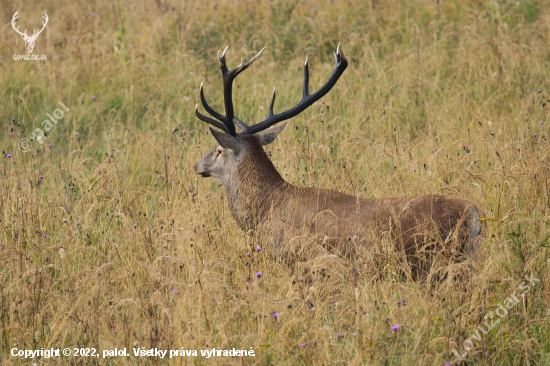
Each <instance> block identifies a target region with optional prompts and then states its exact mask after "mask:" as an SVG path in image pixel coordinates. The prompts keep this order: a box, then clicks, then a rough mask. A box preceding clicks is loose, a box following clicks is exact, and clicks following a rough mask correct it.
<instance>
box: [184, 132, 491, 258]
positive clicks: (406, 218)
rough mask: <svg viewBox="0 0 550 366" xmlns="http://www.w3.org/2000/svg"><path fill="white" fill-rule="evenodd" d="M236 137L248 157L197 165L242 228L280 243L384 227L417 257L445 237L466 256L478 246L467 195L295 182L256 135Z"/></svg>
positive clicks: (362, 234) (358, 234) (365, 233)
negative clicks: (358, 192) (371, 192)
mask: <svg viewBox="0 0 550 366" xmlns="http://www.w3.org/2000/svg"><path fill="white" fill-rule="evenodd" d="M239 138H240V139H241V140H242V141H244V142H245V144H244V145H245V146H244V147H243V148H242V149H241V151H240V152H239V155H241V154H244V157H243V156H241V157H240V159H236V160H237V164H236V166H231V167H230V168H229V169H219V170H216V169H212V167H213V165H214V161H213V160H214V156H215V154H211V155H208V156H206V157H205V158H204V159H203V160H201V161H200V162H198V163H197V164H196V165H195V171H196V172H197V174H199V175H203V176H213V177H215V178H216V179H218V181H219V182H220V183H221V184H222V185H223V186H224V188H225V191H226V196H227V202H228V206H229V209H230V211H231V214H232V215H233V217H234V219H235V220H236V221H237V223H238V225H239V226H240V227H241V229H243V230H244V231H245V232H248V231H249V230H254V231H259V232H262V233H264V234H267V236H269V237H271V238H276V241H280V240H281V239H282V238H283V237H284V234H285V233H286V232H309V233H312V234H320V235H321V236H322V237H326V238H331V239H333V240H332V242H342V241H345V240H350V239H351V238H355V239H359V240H361V239H362V238H368V237H372V236H374V237H376V236H379V235H380V234H381V233H384V232H386V233H391V235H392V237H393V239H394V240H395V241H396V242H398V243H399V244H400V246H401V247H402V248H403V249H404V250H405V252H406V253H407V255H414V254H415V253H416V249H417V248H418V247H419V246H422V245H423V244H425V243H426V242H427V241H428V238H429V237H431V238H434V239H435V238H436V237H439V239H443V240H445V239H447V238H448V237H449V236H450V235H453V234H456V235H457V237H460V238H459V239H460V240H462V241H463V244H464V248H463V249H464V251H465V254H467V255H468V256H473V255H474V250H475V248H476V246H477V245H479V240H478V237H479V234H480V232H481V223H480V222H479V210H478V208H477V207H476V206H475V205H474V204H473V203H471V202H469V201H467V200H463V199H460V198H457V197H453V196H445V195H424V196H416V197H403V198H401V197H400V198H381V199H365V198H358V197H354V196H351V195H347V194H344V193H341V192H337V191H333V190H329V189H324V188H302V187H297V186H294V185H292V184H290V183H288V182H286V181H285V180H284V179H283V178H282V177H281V175H280V174H279V173H278V172H277V170H276V168H275V166H274V165H273V163H272V162H271V160H270V159H269V158H268V156H267V154H266V153H265V151H264V150H263V148H262V146H261V143H260V140H259V139H258V138H256V137H255V136H254V135H244V134H239ZM218 149H220V150H219V151H220V152H221V153H220V156H219V157H218V159H219V158H223V157H222V155H223V154H224V153H225V154H230V153H229V152H228V151H224V150H225V149H223V147H221V146H220V147H218ZM223 166H224V167H227V165H226V164H224V165H223ZM206 172H208V173H206ZM455 230H456V232H455ZM276 244H280V243H276Z"/></svg>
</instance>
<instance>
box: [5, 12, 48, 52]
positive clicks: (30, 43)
mask: <svg viewBox="0 0 550 366" xmlns="http://www.w3.org/2000/svg"><path fill="white" fill-rule="evenodd" d="M18 12H19V11H16V12H15V14H13V18H12V19H11V26H12V27H13V29H15V31H16V32H17V33H19V34H20V35H21V38H23V40H24V41H25V48H26V49H27V53H32V50H33V49H34V42H35V41H36V38H38V35H39V34H40V33H42V31H43V30H44V28H46V25H47V24H48V15H47V14H46V13H44V19H45V21H44V22H43V23H42V25H43V26H42V29H40V30H39V31H37V30H34V32H33V34H32V36H30V37H29V36H28V35H27V30H26V29H25V32H23V33H21V32H20V31H19V27H17V28H15V21H16V20H17V18H19V15H18V14H17V13H18Z"/></svg>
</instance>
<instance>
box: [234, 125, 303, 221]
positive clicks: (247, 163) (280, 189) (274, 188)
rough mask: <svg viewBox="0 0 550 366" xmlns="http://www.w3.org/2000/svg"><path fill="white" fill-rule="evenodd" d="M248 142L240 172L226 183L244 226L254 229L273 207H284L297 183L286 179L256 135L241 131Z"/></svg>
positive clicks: (235, 213) (278, 208)
mask: <svg viewBox="0 0 550 366" xmlns="http://www.w3.org/2000/svg"><path fill="white" fill-rule="evenodd" d="M239 137H240V138H241V139H242V140H243V142H244V144H245V145H246V149H247V151H246V155H247V156H246V157H244V158H243V159H241V161H240V162H239V165H238V168H237V174H236V176H233V177H232V181H229V182H227V184H225V189H226V193H227V201H228V205H229V209H230V210H231V213H232V214H233V216H234V217H235V220H237V222H238V223H239V226H241V228H242V229H243V230H250V229H254V228H255V227H256V226H257V225H258V224H259V223H261V222H262V221H264V220H265V219H267V215H269V213H270V211H272V210H273V211H274V212H277V211H280V210H281V209H283V208H284V206H285V205H286V203H287V200H288V198H287V197H289V195H288V194H285V192H286V191H288V190H291V189H292V188H293V186H291V185H290V184H288V183H287V182H285V180H284V179H283V178H282V177H281V175H280V174H279V172H277V169H275V166H274V165H273V163H272V162H271V160H269V158H268V157H267V154H266V153H265V151H264V149H263V148H262V146H261V145H260V142H259V141H258V138H257V137H255V136H254V135H246V134H239Z"/></svg>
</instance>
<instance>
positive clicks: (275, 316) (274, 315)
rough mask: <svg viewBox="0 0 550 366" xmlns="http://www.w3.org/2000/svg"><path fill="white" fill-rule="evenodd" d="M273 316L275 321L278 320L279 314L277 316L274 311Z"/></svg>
mask: <svg viewBox="0 0 550 366" xmlns="http://www.w3.org/2000/svg"><path fill="white" fill-rule="evenodd" d="M272 315H273V318H275V320H277V316H278V315H279V314H277V312H276V311H274V312H273V314H272Z"/></svg>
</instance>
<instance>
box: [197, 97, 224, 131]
mask: <svg viewBox="0 0 550 366" xmlns="http://www.w3.org/2000/svg"><path fill="white" fill-rule="evenodd" d="M195 116H197V118H198V119H200V120H201V121H204V122H206V123H208V124H211V125H212V126H214V127H217V128H219V129H220V130H222V131H223V132H225V133H228V132H227V128H226V127H225V125H224V124H223V123H220V122H218V121H216V120H215V119H213V118H210V117H208V116H205V115H204V114H201V113H200V112H199V105H198V104H197V105H196V106H195Z"/></svg>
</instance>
